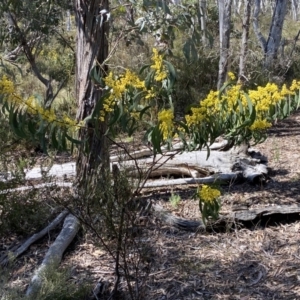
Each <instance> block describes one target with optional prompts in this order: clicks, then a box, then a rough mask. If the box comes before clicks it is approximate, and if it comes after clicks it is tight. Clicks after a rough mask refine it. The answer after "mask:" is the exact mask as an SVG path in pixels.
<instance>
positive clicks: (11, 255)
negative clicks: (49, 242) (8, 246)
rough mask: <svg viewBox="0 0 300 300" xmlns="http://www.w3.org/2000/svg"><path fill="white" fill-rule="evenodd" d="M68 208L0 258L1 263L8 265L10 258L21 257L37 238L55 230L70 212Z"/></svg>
mask: <svg viewBox="0 0 300 300" xmlns="http://www.w3.org/2000/svg"><path fill="white" fill-rule="evenodd" d="M68 213H69V212H68V210H67V209H65V210H63V211H62V212H61V213H60V214H59V215H58V216H57V217H56V218H55V219H54V220H53V221H52V222H51V223H50V224H49V225H48V226H47V227H45V228H44V229H43V230H41V231H40V232H37V233H35V234H34V235H33V236H31V237H30V238H29V239H27V240H26V241H25V242H24V243H23V244H22V245H21V246H20V247H18V248H17V250H15V251H13V252H9V253H8V254H5V255H4V256H3V257H1V259H0V264H1V265H6V264H7V263H8V262H9V261H10V260H12V259H15V258H17V257H19V256H20V255H21V254H22V253H24V252H25V251H26V250H27V249H28V248H29V247H30V246H31V245H32V244H33V243H35V242H36V241H37V240H39V239H41V238H42V237H43V236H45V235H46V234H47V233H49V231H51V230H53V229H54V228H55V227H56V226H57V225H58V224H60V223H61V222H62V221H63V219H64V218H65V217H66V215H67V214H68Z"/></svg>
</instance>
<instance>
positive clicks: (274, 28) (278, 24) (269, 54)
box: [265, 0, 287, 69]
mask: <svg viewBox="0 0 300 300" xmlns="http://www.w3.org/2000/svg"><path fill="white" fill-rule="evenodd" d="M286 9H287V1H286V0H277V1H276V6H275V8H274V13H273V18H272V23H271V28H270V32H269V37H268V40H267V44H266V48H265V66H266V68H267V69H269V68H270V67H271V66H272V64H273V62H274V60H275V59H277V53H278V48H279V45H280V42H281V37H282V29H283V23H284V19H285V14H286Z"/></svg>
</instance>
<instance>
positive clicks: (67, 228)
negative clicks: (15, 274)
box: [26, 214, 80, 296]
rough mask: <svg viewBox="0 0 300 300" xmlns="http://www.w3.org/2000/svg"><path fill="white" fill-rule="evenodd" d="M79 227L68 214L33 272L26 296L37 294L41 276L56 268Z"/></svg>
mask: <svg viewBox="0 0 300 300" xmlns="http://www.w3.org/2000/svg"><path fill="white" fill-rule="evenodd" d="M79 227H80V223H79V220H78V219H77V218H76V217H75V216H73V215H72V214H69V215H68V216H67V217H66V218H65V221H64V225H63V228H62V230H61V232H60V234H59V235H58V237H57V238H56V240H55V241H54V243H53V244H52V245H51V246H50V247H49V249H48V252H47V253H46V255H45V258H44V260H43V262H42V264H41V265H40V267H39V268H38V269H37V270H36V271H35V274H34V276H33V277H32V280H31V282H30V284H29V286H28V288H27V291H26V296H32V295H35V294H36V293H38V291H39V289H40V288H41V286H42V283H43V275H44V274H45V272H47V270H49V269H50V268H57V267H58V266H59V264H60V262H61V260H62V256H63V253H64V251H65V250H66V248H67V247H68V246H69V244H70V243H71V242H72V240H73V239H74V237H75V236H76V234H77V232H78V230H79Z"/></svg>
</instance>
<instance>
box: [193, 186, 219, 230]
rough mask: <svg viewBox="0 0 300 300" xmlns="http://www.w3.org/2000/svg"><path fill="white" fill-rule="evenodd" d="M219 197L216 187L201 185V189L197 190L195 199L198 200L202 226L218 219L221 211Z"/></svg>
mask: <svg viewBox="0 0 300 300" xmlns="http://www.w3.org/2000/svg"><path fill="white" fill-rule="evenodd" d="M220 196H221V192H220V190H219V188H218V187H214V186H212V187H210V186H208V185H203V186H202V187H201V188H198V191H197V198H198V199H199V209H200V211H201V214H202V220H203V223H204V224H207V222H208V221H209V220H211V219H212V220H217V219H218V217H219V212H220V209H221V201H220V199H219V197H220Z"/></svg>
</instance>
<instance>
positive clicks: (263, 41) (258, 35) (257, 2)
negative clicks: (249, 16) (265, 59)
mask: <svg viewBox="0 0 300 300" xmlns="http://www.w3.org/2000/svg"><path fill="white" fill-rule="evenodd" d="M260 10H261V0H255V2H254V12H253V30H254V33H255V35H256V38H257V39H258V41H259V44H260V47H261V48H262V50H263V51H265V48H266V44H267V41H266V39H265V38H264V36H263V34H262V33H261V31H260V28H259V22H258V17H259V14H260Z"/></svg>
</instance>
